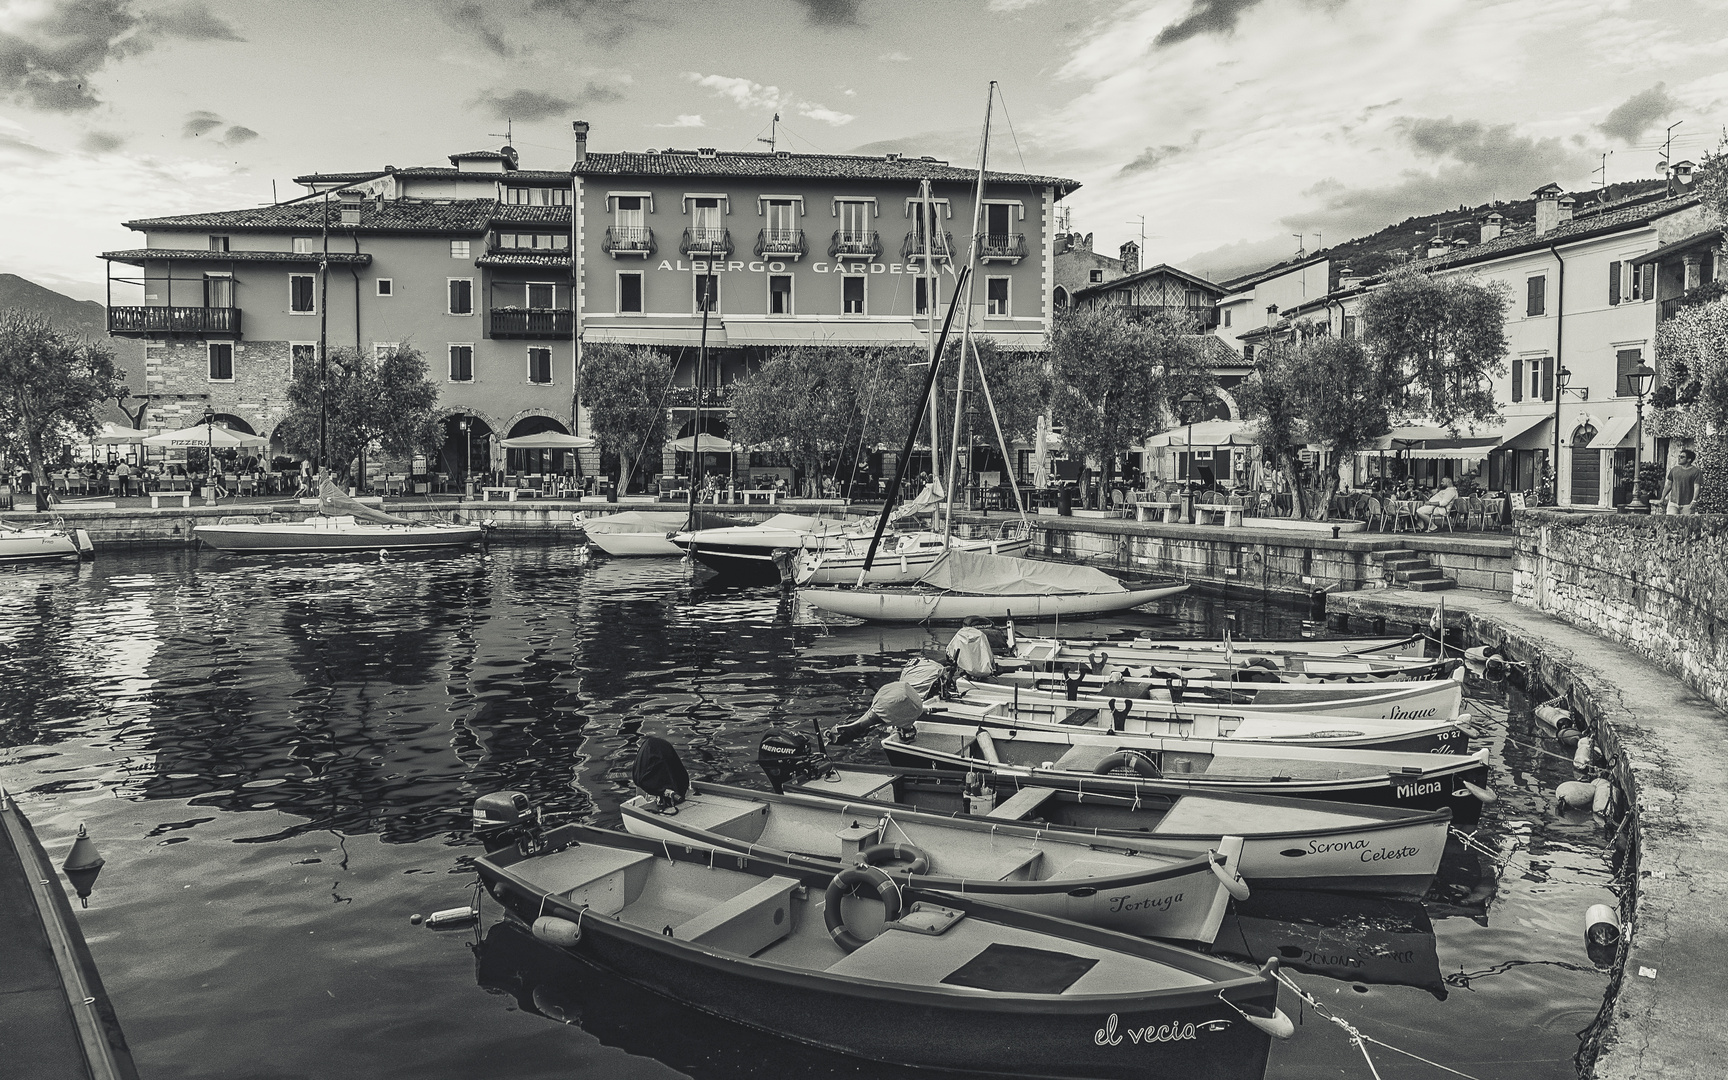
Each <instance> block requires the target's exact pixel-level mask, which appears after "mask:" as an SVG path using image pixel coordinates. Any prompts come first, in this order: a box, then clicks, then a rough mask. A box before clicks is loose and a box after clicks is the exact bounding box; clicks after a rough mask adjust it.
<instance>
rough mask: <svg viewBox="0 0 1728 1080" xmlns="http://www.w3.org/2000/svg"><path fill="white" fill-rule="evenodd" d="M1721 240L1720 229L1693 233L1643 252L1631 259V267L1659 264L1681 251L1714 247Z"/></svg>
mask: <svg viewBox="0 0 1728 1080" xmlns="http://www.w3.org/2000/svg"><path fill="white" fill-rule="evenodd" d="M1721 240H1722V230H1721V229H1720V228H1715V229H1705V230H1704V231H1703V232H1695V233H1693V234H1692V235H1691V236H1687V237H1683V238H1682V239H1679V240H1676V241H1674V242H1673V243H1671V244H1663V245H1662V246H1661V247H1659V248H1657V249H1656V250H1655V251H1649V252H1645V253H1644V254H1643V255H1640V256H1638V257H1637V258H1636V259H1633V260H1632V265H1633V266H1642V265H1643V264H1644V263H1652V262H1661V261H1662V260H1663V259H1666V258H1667V257H1668V256H1670V255H1678V254H1680V253H1681V252H1683V251H1690V250H1691V249H1692V248H1701V247H1706V246H1710V247H1714V246H1715V245H1716V244H1717V243H1719V242H1720V241H1721Z"/></svg>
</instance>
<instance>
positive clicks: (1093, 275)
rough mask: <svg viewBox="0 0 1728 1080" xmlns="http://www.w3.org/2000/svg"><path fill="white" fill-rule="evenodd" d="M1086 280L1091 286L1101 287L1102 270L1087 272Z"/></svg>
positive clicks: (1100, 268) (1101, 268)
mask: <svg viewBox="0 0 1728 1080" xmlns="http://www.w3.org/2000/svg"><path fill="white" fill-rule="evenodd" d="M1086 280H1087V281H1089V282H1091V283H1092V284H1093V285H1102V284H1103V283H1104V269H1103V267H1099V268H1098V269H1096V270H1091V271H1088V272H1087V275H1086Z"/></svg>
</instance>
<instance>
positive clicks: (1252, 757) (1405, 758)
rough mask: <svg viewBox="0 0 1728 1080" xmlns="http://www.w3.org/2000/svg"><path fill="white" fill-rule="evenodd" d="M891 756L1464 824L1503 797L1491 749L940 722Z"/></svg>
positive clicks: (1081, 782)
mask: <svg viewBox="0 0 1728 1080" xmlns="http://www.w3.org/2000/svg"><path fill="white" fill-rule="evenodd" d="M882 749H883V751H884V752H886V753H887V755H888V761H889V763H890V764H894V765H910V766H914V767H930V766H935V767H936V768H942V769H959V770H962V771H965V770H970V769H976V768H981V767H985V765H987V766H989V767H991V768H993V769H999V770H1003V771H1005V772H1009V773H1011V774H1015V775H1018V776H1020V777H1022V778H1023V781H1024V782H1026V783H1036V784H1044V785H1051V786H1056V787H1066V788H1070V789H1072V790H1076V791H1085V792H1088V793H1090V792H1093V791H1098V792H1115V793H1120V794H1128V795H1135V794H1137V793H1139V792H1141V791H1146V792H1148V793H1151V792H1156V793H1158V794H1163V795H1172V794H1178V793H1182V792H1189V791H1199V790H1210V791H1235V792H1242V793H1244V794H1249V795H1281V796H1289V797H1300V798H1317V799H1337V800H1340V801H1343V802H1353V803H1366V804H1369V805H1374V806H1401V807H1417V808H1422V809H1439V808H1441V807H1447V806H1449V807H1451V808H1452V816H1453V817H1454V818H1456V819H1457V820H1459V821H1463V822H1470V821H1475V820H1476V818H1477V817H1479V816H1480V814H1481V810H1482V804H1483V803H1485V802H1490V801H1492V800H1493V799H1494V793H1493V792H1492V791H1491V790H1490V789H1489V788H1488V751H1487V750H1486V749H1482V750H1478V751H1476V752H1475V753H1472V754H1468V755H1464V754H1411V753H1399V752H1395V751H1390V750H1340V749H1335V748H1332V747H1318V746H1293V745H1290V744H1285V743H1255V742H1238V741H1225V740H1211V739H1182V740H1159V739H1158V738H1156V737H1154V736H1147V735H1119V734H1116V733H1114V732H1107V731H1075V730H1068V731H1032V730H1020V729H1017V728H995V729H991V728H988V727H984V726H981V725H978V724H954V723H944V722H941V721H934V720H919V721H917V722H916V723H915V725H914V733H913V737H912V738H905V737H903V736H902V735H900V734H897V733H896V734H891V735H889V736H887V737H886V738H884V739H883V740H882ZM980 762H983V763H984V765H980ZM1118 772H1120V773H1122V774H1123V775H1116V774H1117V773H1118ZM1129 773H1132V776H1130V775H1128V774H1129ZM1142 785H1146V786H1144V787H1143V786H1142Z"/></svg>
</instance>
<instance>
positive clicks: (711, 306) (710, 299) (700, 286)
mask: <svg viewBox="0 0 1728 1080" xmlns="http://www.w3.org/2000/svg"><path fill="white" fill-rule="evenodd" d="M690 298H691V304H692V310H694V311H696V312H698V313H700V312H703V311H719V310H720V278H719V277H718V276H717V275H715V274H696V275H695V276H694V278H693V284H692V285H691V288H690Z"/></svg>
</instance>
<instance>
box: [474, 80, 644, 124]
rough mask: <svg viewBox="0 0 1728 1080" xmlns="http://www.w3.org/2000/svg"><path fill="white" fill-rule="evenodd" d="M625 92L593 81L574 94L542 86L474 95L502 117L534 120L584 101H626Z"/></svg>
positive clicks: (606, 102)
mask: <svg viewBox="0 0 1728 1080" xmlns="http://www.w3.org/2000/svg"><path fill="white" fill-rule="evenodd" d="M623 100H624V95H623V94H622V93H620V92H618V91H617V90H614V89H613V88H612V87H610V86H602V85H601V84H599V83H596V82H590V83H589V84H588V85H587V86H584V87H583V88H582V89H581V90H579V91H577V92H576V94H575V95H574V96H572V97H560V96H559V95H557V94H548V93H544V92H542V91H539V90H511V91H509V92H508V93H506V92H505V91H503V90H496V89H494V90H485V91H482V92H481V94H480V96H479V97H477V98H475V99H474V101H473V103H472V104H474V105H475V106H478V107H481V108H484V109H486V110H487V111H489V112H490V113H491V114H492V115H493V116H496V117H497V118H498V119H500V120H522V121H527V122H533V121H535V120H545V119H548V118H550V117H553V116H558V115H560V114H562V113H567V112H569V111H570V110H571V109H574V108H577V107H578V106H581V105H605V104H609V103H611V102H614V101H623Z"/></svg>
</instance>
